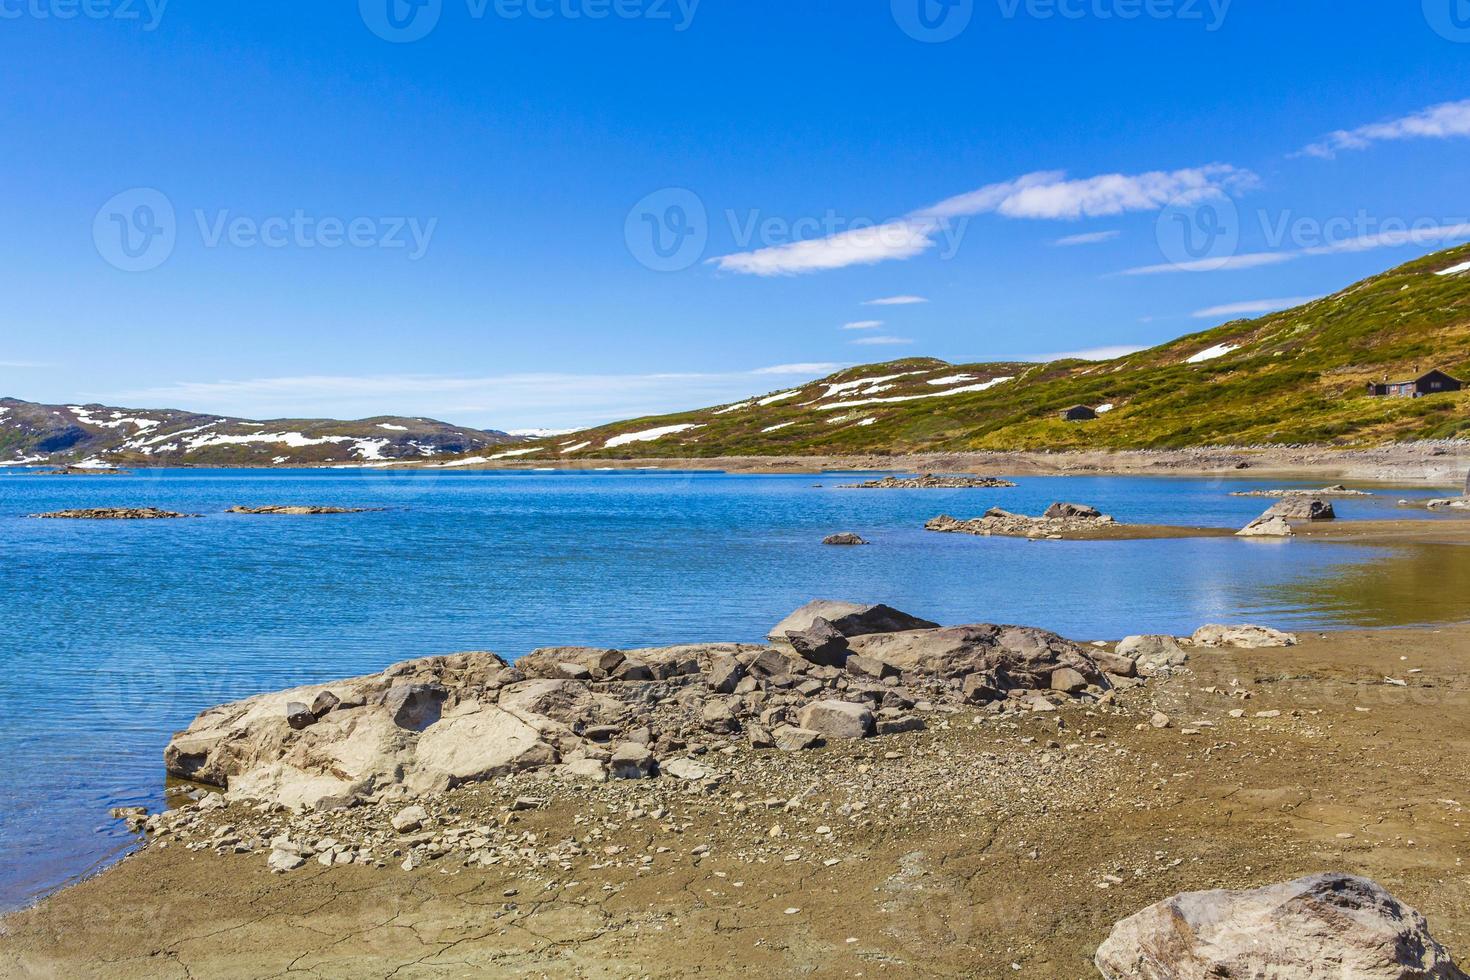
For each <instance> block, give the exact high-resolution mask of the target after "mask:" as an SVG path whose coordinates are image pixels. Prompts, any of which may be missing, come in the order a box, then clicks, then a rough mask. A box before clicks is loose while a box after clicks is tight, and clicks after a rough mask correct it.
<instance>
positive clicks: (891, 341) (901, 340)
mask: <svg viewBox="0 0 1470 980" xmlns="http://www.w3.org/2000/svg"><path fill="white" fill-rule="evenodd" d="M852 343H854V344H864V345H866V346H869V347H887V346H891V345H895V344H912V343H913V341H912V340H910V339H909V338H907V337H859V338H858V339H857V340H854V341H852Z"/></svg>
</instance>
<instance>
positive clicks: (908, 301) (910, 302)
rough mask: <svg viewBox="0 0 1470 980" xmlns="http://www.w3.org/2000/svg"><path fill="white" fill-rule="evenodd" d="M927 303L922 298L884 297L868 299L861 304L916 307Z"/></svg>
mask: <svg viewBox="0 0 1470 980" xmlns="http://www.w3.org/2000/svg"><path fill="white" fill-rule="evenodd" d="M927 302H929V301H928V300H927V299H925V298H924V297H923V296H885V297H883V298H882V299H870V300H867V301H866V302H864V303H863V305H864V306H917V305H918V304H920V303H927Z"/></svg>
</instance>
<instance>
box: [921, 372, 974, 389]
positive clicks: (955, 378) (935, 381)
mask: <svg viewBox="0 0 1470 980" xmlns="http://www.w3.org/2000/svg"><path fill="white" fill-rule="evenodd" d="M974 380H976V379H975V375H973V374H951V375H949V376H948V377H945V378H930V379H929V380H928V381H925V382H924V383H925V384H926V385H933V386H934V387H936V388H943V387H944V386H945V385H958V384H964V383H965V382H966V381H974Z"/></svg>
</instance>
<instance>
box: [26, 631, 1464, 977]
mask: <svg viewBox="0 0 1470 980" xmlns="http://www.w3.org/2000/svg"><path fill="white" fill-rule="evenodd" d="M1467 668H1470V627H1462V628H1453V629H1448V628H1447V629H1444V630H1442V631H1435V630H1420V631H1412V630H1399V631H1384V632H1372V633H1342V634H1336V635H1333V636H1331V637H1327V638H1322V639H1319V638H1316V637H1309V638H1305V639H1304V642H1303V645H1302V646H1300V647H1296V648H1292V649H1288V650H1255V651H1236V650H1197V651H1195V652H1194V653H1193V659H1192V660H1191V662H1190V664H1189V669H1188V671H1187V672H1185V673H1182V674H1180V675H1177V676H1174V677H1169V678H1161V679H1157V680H1155V681H1153V682H1151V683H1150V684H1149V686H1147V687H1144V688H1138V689H1134V690H1129V691H1124V692H1120V697H1119V702H1120V704H1119V707H1118V708H1117V709H1116V710H1113V709H1110V708H1107V707H1106V706H1098V705H1092V706H1086V707H1084V706H1080V705H1079V706H1075V707H1069V708H1064V709H1063V710H1062V711H1061V712H1059V713H1057V714H1039V715H1030V716H1023V717H1010V718H995V717H984V719H983V720H981V721H979V722H978V723H977V722H976V720H975V719H976V718H977V717H979V716H981V715H980V713H978V712H975V711H969V710H966V711H961V712H958V713H954V714H935V715H931V716H930V719H929V720H930V728H929V730H928V731H925V732H916V733H910V734H905V735H899V736H893V737H889V738H882V739H874V740H867V741H863V742H858V743H848V744H842V745H837V746H834V747H831V748H826V749H821V750H817V751H814V752H805V753H792V754H786V753H774V752H764V753H756V752H751V751H739V752H736V753H733V754H731V755H728V756H724V755H713V756H711V757H710V758H709V759H708V760H706V761H707V762H708V763H709V764H710V765H711V766H713V767H715V768H718V769H720V770H721V771H723V772H724V773H726V776H725V778H724V780H723V781H722V782H720V783H719V784H718V785H717V786H715V787H713V788H707V787H704V786H702V785H700V784H690V783H686V782H681V781H677V780H673V779H667V778H664V779H658V780H645V781H638V782H614V783H607V784H581V785H577V784H572V783H564V782H560V781H558V780H556V779H553V778H550V777H545V776H542V777H538V776H536V775H535V774H525V775H523V776H518V777H514V778H512V779H507V780H502V781H498V782H493V783H487V784H483V785H478V786H471V787H465V788H462V789H460V790H457V791H455V792H453V793H451V794H448V795H446V796H443V797H439V798H436V799H435V800H433V801H431V802H430V803H429V805H428V809H429V811H430V812H431V813H432V814H434V815H435V817H436V818H437V819H438V821H439V823H440V825H443V826H447V825H450V824H452V825H455V826H469V827H481V828H483V831H484V832H486V836H487V839H489V840H490V844H489V849H490V851H491V852H492V853H493V855H494V856H495V863H493V864H490V865H489V866H473V867H468V866H465V864H464V862H463V860H462V858H461V857H459V856H457V855H455V854H450V855H446V856H445V857H443V858H440V859H439V860H437V861H430V862H427V863H425V864H424V865H423V866H422V867H419V868H417V869H415V870H412V871H404V870H402V869H400V868H399V867H398V865H397V864H395V863H388V864H386V866H385V867H382V868H378V867H373V866H363V865H358V864H353V865H345V866H337V867H324V866H322V865H321V864H319V863H318V862H317V861H316V860H314V859H313V860H308V862H307V863H306V865H305V866H304V867H302V868H301V869H299V870H297V871H294V872H291V873H289V874H284V875H275V874H271V873H270V872H269V870H268V869H267V867H266V863H265V861H264V860H263V855H262V854H260V853H258V852H257V853H253V854H246V855H233V854H232V855H223V856H222V855H218V854H216V853H215V852H214V850H211V849H204V850H197V851H190V850H188V849H187V848H186V845H185V842H184V841H183V840H173V841H171V843H170V845H169V846H167V847H159V846H158V845H157V844H154V845H152V846H149V847H147V848H146V849H144V850H143V851H141V852H140V853H138V854H136V855H134V856H133V857H130V858H129V859H127V860H125V861H123V862H122V863H120V864H119V865H117V866H116V867H114V868H112V869H110V870H109V871H107V872H105V873H104V874H102V875H100V876H98V877H97V878H94V879H92V880H89V881H86V882H83V883H81V884H79V885H77V886H74V887H72V888H70V889H67V890H65V891H63V892H61V893H59V894H58V895H55V896H53V897H51V898H50V899H48V900H46V901H44V902H42V903H41V904H40V905H38V906H37V907H35V908H32V909H29V910H26V911H23V912H20V913H17V914H15V915H12V916H10V917H8V918H6V919H4V920H0V975H3V976H7V977H51V976H65V977H108V978H127V977H198V978H203V977H252V978H253V977H292V976H296V977H394V978H405V980H406V978H414V977H451V976H453V977H462V976H506V977H522V976H550V977H629V976H650V977H676V976H677V977H684V976H726V975H730V974H734V973H739V974H742V975H745V976H755V977H766V976H771V977H776V976H780V977H788V976H803V975H804V976H813V977H858V976H868V977H875V976H880V975H881V976H884V977H888V976H898V977H904V976H966V977H974V976H981V977H1000V976H1016V975H1020V976H1034V977H1087V976H1095V975H1096V974H1095V971H1094V970H1093V968H1092V967H1091V965H1090V962H1091V957H1092V954H1093V952H1094V950H1095V949H1096V947H1097V945H1098V943H1099V942H1101V940H1102V939H1103V938H1104V937H1105V936H1106V935H1107V933H1108V931H1109V929H1110V928H1111V926H1112V924H1113V923H1114V922H1116V921H1117V920H1118V919H1121V918H1123V917H1125V916H1127V915H1129V914H1131V913H1133V912H1135V911H1137V910H1139V909H1140V908H1143V907H1144V906H1146V905H1148V904H1150V903H1152V902H1155V901H1157V900H1159V899H1162V898H1164V897H1166V896H1168V895H1171V894H1174V893H1176V892H1179V891H1184V890H1189V889H1199V888H1207V887H1216V886H1219V887H1230V888H1242V887H1254V886H1259V885H1262V884H1265V883H1269V882H1276V881H1282V880H1286V879H1289V878H1293V877H1296V876H1298V875H1304V874H1307V873H1311V872H1317V871H1324V870H1342V871H1352V872H1356V873H1360V874H1365V875H1367V876H1369V877H1372V878H1374V879H1376V880H1378V881H1379V882H1381V883H1382V884H1384V885H1385V887H1387V888H1389V889H1390V890H1391V891H1392V892H1394V894H1396V895H1397V896H1399V897H1400V898H1402V899H1403V900H1404V901H1406V902H1408V903H1410V904H1413V905H1415V906H1416V907H1417V908H1418V909H1419V910H1420V911H1421V912H1423V913H1424V914H1425V915H1426V916H1427V917H1428V919H1429V921H1430V924H1431V927H1432V929H1433V932H1434V934H1435V936H1436V937H1437V938H1439V939H1440V940H1441V941H1442V942H1443V943H1444V944H1445V945H1446V946H1447V947H1448V948H1449V949H1450V950H1451V951H1452V952H1455V953H1457V954H1459V956H1461V957H1464V956H1465V955H1467V951H1470V870H1467V869H1466V868H1465V866H1464V864H1463V860H1464V858H1465V857H1466V856H1467V853H1470V814H1467V813H1466V812H1465V808H1464V804H1465V803H1467V802H1470V799H1467V792H1466V789H1465V787H1466V785H1467V777H1470V752H1467V749H1470V734H1467V733H1466V730H1465V727H1464V725H1463V719H1464V718H1465V717H1466V716H1467V714H1466V712H1467V709H1470V681H1466V680H1465V679H1464V678H1465V677H1466V675H1467ZM1387 678H1393V679H1394V680H1397V681H1403V682H1404V683H1405V684H1406V685H1407V686H1400V685H1399V684H1396V683H1387V681H1386V679H1387ZM1233 682H1239V683H1238V685H1236V684H1233ZM1244 694H1249V697H1248V698H1247V697H1244ZM1156 712H1162V713H1163V714H1165V715H1167V716H1168V717H1169V719H1170V727H1168V728H1156V727H1154V726H1153V724H1152V723H1151V720H1152V719H1153V716H1154V714H1155V713H1156ZM1232 712H1243V714H1241V716H1239V717H1236V716H1234V715H1232ZM1277 712H1279V714H1276V713H1277ZM1191 733H1192V734H1191ZM527 798H533V799H534V801H535V802H534V803H533V802H530V801H529V800H527ZM517 800H527V802H523V803H522V804H521V805H522V806H523V807H530V808H529V809H520V810H516V809H514V808H513V807H514V806H515V805H516V801H517ZM391 813H392V811H391V810H379V808H372V807H369V808H359V809H357V810H353V811H349V812H348V813H347V814H345V815H339V816H337V817H331V818H328V817H323V818H321V819H322V821H324V822H323V823H322V824H321V825H319V828H318V829H320V830H321V834H320V836H329V834H330V832H331V829H332V825H331V824H330V823H329V822H327V821H329V820H346V821H349V822H352V821H355V822H356V824H354V827H357V825H362V826H361V827H357V829H373V827H375V829H378V830H381V829H382V827H381V826H380V825H381V824H383V823H384V822H385V821H386V820H387V819H389V818H390V817H391ZM295 819H298V820H299V818H295ZM252 822H254V824H259V825H260V826H258V827H256V828H255V829H258V830H260V831H262V832H265V831H269V830H271V829H273V828H274V827H276V826H279V827H280V828H282V829H285V828H287V827H288V826H289V822H288V819H287V817H286V816H285V815H282V814H262V813H253V812H250V811H249V810H247V809H246V808H243V807H240V806H238V805H231V806H230V807H228V808H225V809H221V810H216V811H213V812H211V813H209V814H207V815H206V817H205V818H203V819H202V820H201V827H200V829H199V830H198V831H197V832H191V834H190V836H189V839H208V838H209V837H210V831H212V828H215V827H218V826H220V825H225V824H229V825H231V826H236V827H244V826H246V825H250V824H252ZM375 822H376V824H375ZM369 825H372V827H370V826H369ZM777 828H779V829H777ZM301 830H302V828H299V827H298V831H297V832H298V833H299V832H301ZM568 842H573V843H571V844H570V845H569V844H568ZM833 862H835V863H833Z"/></svg>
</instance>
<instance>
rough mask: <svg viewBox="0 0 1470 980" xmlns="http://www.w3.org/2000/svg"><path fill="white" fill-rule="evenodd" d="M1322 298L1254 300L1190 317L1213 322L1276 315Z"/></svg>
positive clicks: (1295, 297)
mask: <svg viewBox="0 0 1470 980" xmlns="http://www.w3.org/2000/svg"><path fill="white" fill-rule="evenodd" d="M1321 298H1322V297H1320V296H1292V297H1290V298H1287V299H1252V300H1246V301H1244V302H1241V303H1226V304H1224V305H1222V306H1211V307H1208V308H1206V309H1203V310H1195V311H1194V312H1193V313H1191V314H1190V316H1192V317H1194V318H1195V319H1196V320H1212V319H1215V318H1217V317H1222V316H1243V315H1249V314H1252V313H1275V312H1276V311H1278V310H1289V309H1291V308H1292V307H1294V306H1302V305H1304V304H1306V303H1310V302H1312V301H1313V300H1317V299H1321Z"/></svg>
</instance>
